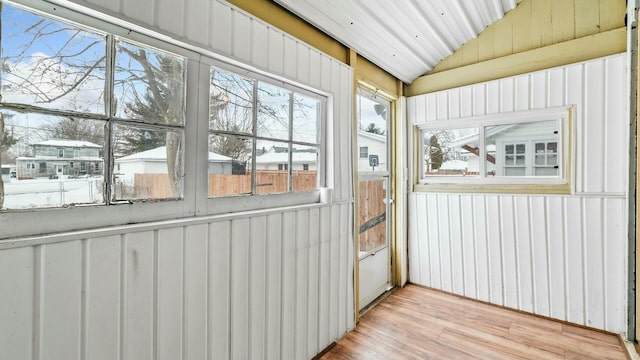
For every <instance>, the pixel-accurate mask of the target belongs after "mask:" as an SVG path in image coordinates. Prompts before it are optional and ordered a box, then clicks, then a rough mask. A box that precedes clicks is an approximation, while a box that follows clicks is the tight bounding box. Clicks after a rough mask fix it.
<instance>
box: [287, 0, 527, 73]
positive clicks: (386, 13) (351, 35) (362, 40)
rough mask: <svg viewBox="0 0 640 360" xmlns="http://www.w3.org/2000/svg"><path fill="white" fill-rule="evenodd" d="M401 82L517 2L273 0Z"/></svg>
mask: <svg viewBox="0 0 640 360" xmlns="http://www.w3.org/2000/svg"><path fill="white" fill-rule="evenodd" d="M275 1H276V2H277V3H279V4H280V5H282V6H284V7H285V8H287V9H288V10H290V11H291V12H293V13H295V14H296V15H298V16H300V17H302V18H303V19H305V20H307V21H308V22H309V23H311V24H313V25H314V26H316V27H318V28H319V29H321V30H323V31H324V32H326V33H327V34H329V35H331V36H332V37H333V38H335V39H336V40H338V41H340V42H341V43H343V44H344V45H346V46H348V47H349V48H351V49H354V50H355V51H356V52H358V54H360V55H362V56H363V57H365V58H367V59H368V60H369V61H371V62H373V63H374V64H376V65H378V66H379V67H381V68H382V69H384V70H386V71H387V72H389V73H390V74H392V75H393V76H395V77H396V78H398V79H400V80H402V81H403V82H405V83H411V82H413V80H415V79H416V78H417V77H419V76H421V75H424V74H425V73H427V72H429V71H430V70H431V69H432V68H433V67H434V66H435V65H436V64H437V63H439V62H440V60H442V59H444V58H446V57H447V56H449V55H451V54H452V53H453V52H454V51H455V50H456V49H458V48H459V47H460V46H461V45H462V44H464V43H465V42H467V41H469V40H470V39H473V38H475V37H476V36H478V34H479V33H480V32H482V30H484V29H485V28H486V27H487V26H489V25H491V24H492V23H494V22H495V21H496V20H498V19H500V18H502V17H503V16H504V14H505V13H506V12H507V11H509V10H511V9H513V8H515V7H516V5H517V3H519V2H520V1H521V0H275Z"/></svg>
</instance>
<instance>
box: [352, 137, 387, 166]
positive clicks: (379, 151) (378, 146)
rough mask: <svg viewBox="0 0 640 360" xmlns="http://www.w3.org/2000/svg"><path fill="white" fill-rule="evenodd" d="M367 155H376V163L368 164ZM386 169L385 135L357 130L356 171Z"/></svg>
mask: <svg viewBox="0 0 640 360" xmlns="http://www.w3.org/2000/svg"><path fill="white" fill-rule="evenodd" d="M369 155H377V156H378V165H377V166H376V167H375V169H374V168H372V167H371V166H370V165H369ZM374 170H375V171H385V170H387V136H386V135H379V134H374V133H370V132H366V131H358V171H374Z"/></svg>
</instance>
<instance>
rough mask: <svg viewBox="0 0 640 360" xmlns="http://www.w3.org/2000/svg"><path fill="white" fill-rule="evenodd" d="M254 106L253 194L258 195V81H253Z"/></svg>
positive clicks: (252, 119) (252, 141)
mask: <svg viewBox="0 0 640 360" xmlns="http://www.w3.org/2000/svg"><path fill="white" fill-rule="evenodd" d="M251 103H252V106H253V113H252V114H251V116H252V118H251V121H252V122H253V132H252V138H251V143H252V145H251V193H252V194H256V193H257V192H256V153H257V151H256V146H257V145H258V144H257V139H256V136H257V134H258V81H257V80H254V81H253V98H252V99H251Z"/></svg>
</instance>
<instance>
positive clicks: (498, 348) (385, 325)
mask: <svg viewBox="0 0 640 360" xmlns="http://www.w3.org/2000/svg"><path fill="white" fill-rule="evenodd" d="M626 358H627V357H626V355H625V353H624V352H623V350H622V347H621V345H620V342H619V341H618V338H617V336H615V335H612V334H605V333H602V332H598V331H593V330H589V329H585V328H581V327H578V326H572V325H567V324H565V323H561V322H557V321H553V320H548V319H545V318H540V317H536V316H532V315H527V314H523V313H520V312H516V311H511V310H508V309H504V308H500V307H496V306H493V305H488V304H483V303H479V302H476V301H472V300H468V299H463V298H460V297H458V296H455V295H449V294H445V293H442V292H438V291H434V290H431V289H426V288H423V287H419V286H415V285H408V286H406V287H405V288H403V289H398V290H396V291H395V292H393V293H392V294H391V295H389V296H388V297H387V298H386V299H384V300H383V301H382V302H381V303H380V304H378V305H377V306H376V307H374V308H373V309H371V310H369V311H368V312H367V313H366V314H364V315H363V316H362V317H361V318H360V322H359V323H358V325H357V327H356V329H355V330H354V331H352V332H351V333H349V334H348V335H347V336H345V337H344V338H343V339H342V340H340V341H338V343H337V344H336V346H335V347H333V348H332V349H331V351H329V352H328V353H326V354H325V355H324V356H322V358H321V359H367V360H369V359H372V360H373V359H385V360H386V359H446V360H457V359H483V360H489V359H585V360H587V359H598V360H609V359H616V360H617V359H620V360H625V359H626Z"/></svg>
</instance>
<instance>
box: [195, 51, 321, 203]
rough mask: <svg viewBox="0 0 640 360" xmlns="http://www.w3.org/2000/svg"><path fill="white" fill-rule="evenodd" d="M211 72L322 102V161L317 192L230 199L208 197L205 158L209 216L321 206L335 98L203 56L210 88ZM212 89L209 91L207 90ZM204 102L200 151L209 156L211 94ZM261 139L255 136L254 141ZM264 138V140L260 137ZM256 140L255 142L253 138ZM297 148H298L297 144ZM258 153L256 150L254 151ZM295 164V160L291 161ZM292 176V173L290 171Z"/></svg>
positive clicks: (201, 169) (201, 168)
mask: <svg viewBox="0 0 640 360" xmlns="http://www.w3.org/2000/svg"><path fill="white" fill-rule="evenodd" d="M211 68H217V69H219V70H221V71H227V72H231V73H234V74H237V75H240V76H243V77H247V78H251V79H254V80H257V81H261V82H264V83H268V84H270V85H274V86H277V87H280V88H283V89H286V90H288V91H292V92H294V93H297V94H300V95H303V96H306V97H310V98H314V99H317V100H318V101H320V109H319V110H320V111H319V112H320V114H319V116H318V121H319V124H318V130H317V131H318V143H317V148H318V160H317V165H316V168H317V169H316V171H317V172H316V176H317V188H316V190H314V191H306V192H286V193H277V194H239V195H229V196H217V197H209V196H208V191H207V189H208V188H207V187H208V176H207V166H206V164H205V162H206V161H207V159H205V157H201V158H202V159H201V162H200V166H199V167H198V170H199V172H200V173H199V174H198V178H199V179H207V181H205V183H204V190H201V192H202V191H204V196H205V198H206V199H207V201H206V205H203V207H206V210H204V211H205V212H206V213H207V214H209V215H216V214H223V213H229V212H238V211H246V210H262V209H268V208H274V207H283V206H295V205H306V204H312V203H319V202H320V189H321V188H323V187H325V186H326V182H327V178H326V176H327V173H328V171H327V146H326V143H327V127H328V123H329V118H328V114H329V108H328V107H329V104H330V97H331V95H330V94H328V93H326V92H323V91H321V90H319V89H315V88H311V87H309V86H307V85H304V84H300V83H297V82H295V81H291V80H289V79H285V78H282V77H278V76H276V75H274V74H270V73H266V72H264V71H260V70H259V69H256V68H253V67H251V66H249V65H246V64H239V63H231V62H228V61H223V60H220V59H216V58H213V57H208V56H203V57H202V58H201V68H200V73H201V74H203V73H205V74H207V76H206V79H205V76H201V80H200V81H201V83H202V82H204V81H206V83H207V84H209V83H210V71H211ZM206 89H207V90H208V89H209V88H208V87H207V88H206ZM200 97H201V101H200V102H199V107H200V109H201V110H200V112H201V114H203V117H202V118H201V119H200V120H201V121H200V125H199V132H198V136H200V137H201V138H199V142H200V143H201V146H200V147H199V150H200V152H201V153H202V154H207V153H208V141H209V138H208V137H209V135H210V134H211V133H212V131H211V130H209V92H208V91H201V92H200ZM255 136H257V135H255V134H254V137H255ZM257 137H260V136H257ZM251 139H253V138H251ZM277 141H280V142H286V143H292V144H293V143H301V142H300V141H295V140H277ZM294 145H295V144H294ZM253 150H255V149H252V151H253ZM254 157H255V152H254V154H253V156H252V159H253V158H254ZM290 160H291V158H290ZM288 171H289V172H291V170H290V169H288Z"/></svg>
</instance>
